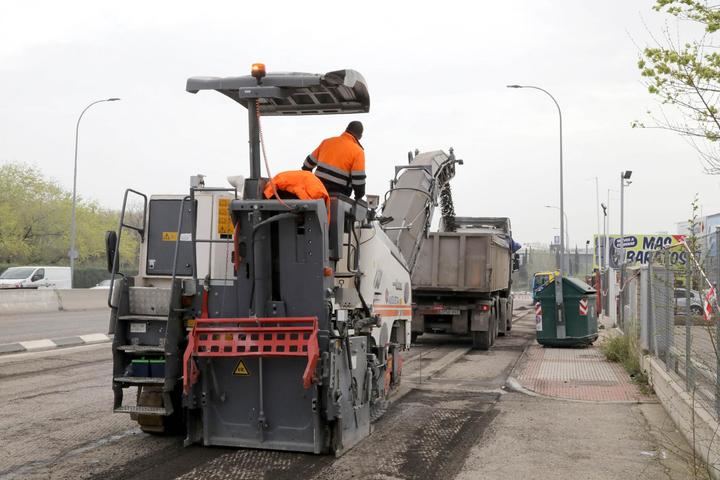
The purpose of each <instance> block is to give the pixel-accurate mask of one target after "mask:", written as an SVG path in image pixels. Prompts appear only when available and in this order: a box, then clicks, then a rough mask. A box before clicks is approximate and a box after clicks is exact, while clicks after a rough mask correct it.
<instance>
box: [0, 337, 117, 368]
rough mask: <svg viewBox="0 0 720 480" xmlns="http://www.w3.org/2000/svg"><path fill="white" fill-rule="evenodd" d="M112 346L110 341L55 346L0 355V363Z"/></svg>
mask: <svg viewBox="0 0 720 480" xmlns="http://www.w3.org/2000/svg"><path fill="white" fill-rule="evenodd" d="M111 346H112V344H111V343H110V342H105V343H95V344H91V345H79V346H77V347H68V348H53V349H52V350H43V351H40V352H24V353H7V354H4V355H0V365H3V364H6V363H12V362H16V361H18V360H24V359H27V358H38V357H49V356H53V357H56V356H61V355H68V354H72V353H77V352H78V351H84V350H100V349H101V348H107V349H108V350H109V349H110V347H111ZM110 359H112V357H108V360H110Z"/></svg>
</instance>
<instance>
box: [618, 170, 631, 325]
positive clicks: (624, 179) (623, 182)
mask: <svg viewBox="0 0 720 480" xmlns="http://www.w3.org/2000/svg"><path fill="white" fill-rule="evenodd" d="M631 176H632V171H630V170H625V171H624V172H620V321H619V324H620V328H625V324H624V323H623V322H624V320H625V307H624V304H625V302H624V299H625V187H626V186H629V185H630V177H631Z"/></svg>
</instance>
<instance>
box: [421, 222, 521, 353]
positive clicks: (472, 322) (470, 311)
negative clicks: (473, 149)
mask: <svg viewBox="0 0 720 480" xmlns="http://www.w3.org/2000/svg"><path fill="white" fill-rule="evenodd" d="M448 227H451V228H448ZM447 230H451V231H447ZM418 259H419V260H418V262H417V264H416V265H415V269H414V271H413V275H412V285H413V292H412V293H413V318H412V334H411V336H412V341H413V342H414V341H415V340H416V339H417V337H418V336H420V335H422V334H423V333H448V334H456V335H470V336H471V337H472V345H473V348H476V349H480V350H488V349H489V348H490V347H491V346H492V344H493V343H494V341H495V338H496V337H497V336H498V335H505V334H506V333H507V332H509V331H510V330H511V329H512V311H513V298H512V294H511V285H512V279H511V273H512V272H513V271H514V270H515V269H517V262H518V259H517V257H516V256H514V255H513V253H512V231H511V228H510V219H508V218H490V217H453V218H452V225H451V226H450V225H449V224H448V222H443V223H442V224H441V227H440V231H437V232H432V233H430V235H429V238H428V240H427V241H425V242H423V243H422V247H421V249H420V253H419V255H418Z"/></svg>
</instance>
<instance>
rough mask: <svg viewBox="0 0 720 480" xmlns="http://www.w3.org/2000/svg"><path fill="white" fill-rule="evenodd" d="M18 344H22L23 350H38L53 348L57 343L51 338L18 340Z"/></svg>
mask: <svg viewBox="0 0 720 480" xmlns="http://www.w3.org/2000/svg"><path fill="white" fill-rule="evenodd" d="M18 343H19V344H20V345H22V346H23V348H24V349H25V350H28V351H32V350H40V349H42V348H55V347H56V346H57V345H55V342H53V341H52V340H47V339H45V340H29V341H27V342H18Z"/></svg>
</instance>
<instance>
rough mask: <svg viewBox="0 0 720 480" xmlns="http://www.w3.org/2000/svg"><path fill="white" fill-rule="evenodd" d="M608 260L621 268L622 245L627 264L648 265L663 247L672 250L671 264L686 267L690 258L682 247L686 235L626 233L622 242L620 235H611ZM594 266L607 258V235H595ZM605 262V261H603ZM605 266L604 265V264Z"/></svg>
mask: <svg viewBox="0 0 720 480" xmlns="http://www.w3.org/2000/svg"><path fill="white" fill-rule="evenodd" d="M609 238H610V241H609V249H608V260H609V263H610V268H619V267H620V263H621V262H620V259H621V257H620V256H621V255H622V246H623V244H624V248H625V264H626V265H628V266H630V265H646V264H647V263H648V262H649V261H650V259H651V258H652V254H653V252H655V251H657V250H662V249H668V250H669V251H670V265H671V266H672V267H675V268H684V267H685V264H686V263H687V260H688V255H687V251H686V250H685V249H684V248H683V247H682V242H683V241H684V240H685V235H625V237H624V239H623V242H622V243H621V240H620V235H609ZM594 243H595V249H594V254H593V268H598V266H599V263H600V257H602V258H603V259H604V258H605V237H604V236H603V235H600V236H599V237H598V236H597V235H595V238H594ZM603 263H605V262H604V261H603ZM603 266H604V265H603Z"/></svg>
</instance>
